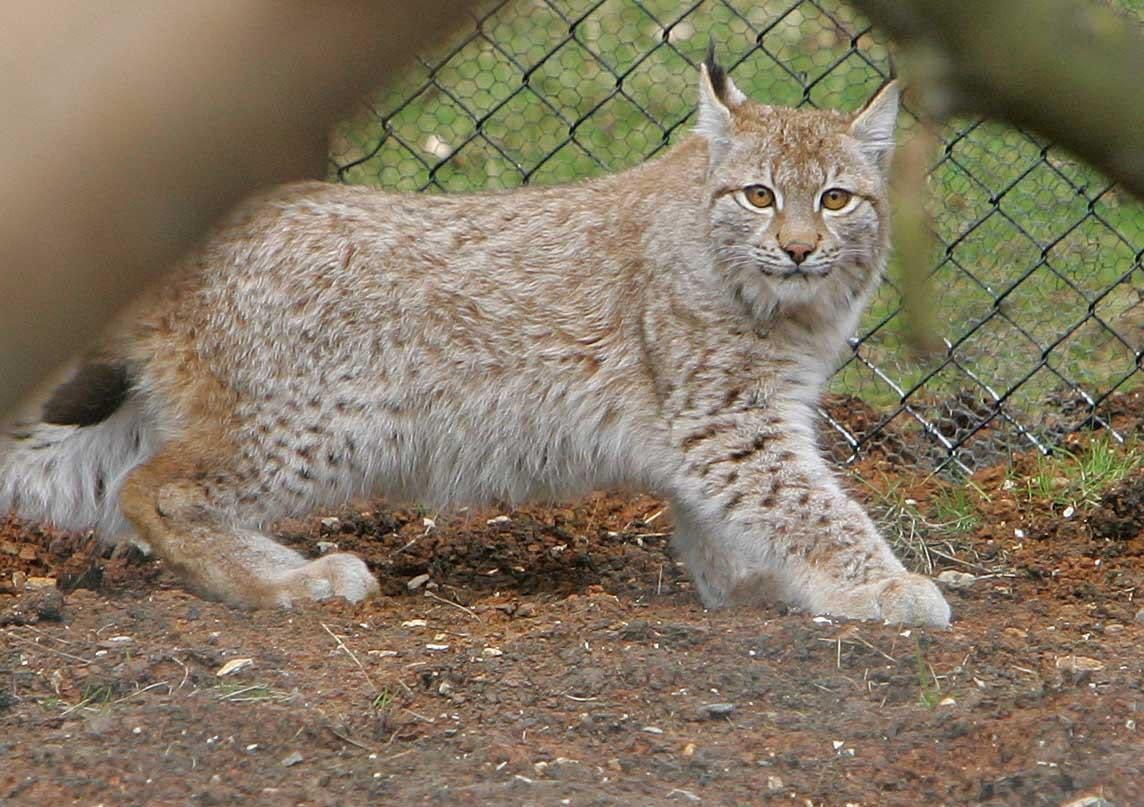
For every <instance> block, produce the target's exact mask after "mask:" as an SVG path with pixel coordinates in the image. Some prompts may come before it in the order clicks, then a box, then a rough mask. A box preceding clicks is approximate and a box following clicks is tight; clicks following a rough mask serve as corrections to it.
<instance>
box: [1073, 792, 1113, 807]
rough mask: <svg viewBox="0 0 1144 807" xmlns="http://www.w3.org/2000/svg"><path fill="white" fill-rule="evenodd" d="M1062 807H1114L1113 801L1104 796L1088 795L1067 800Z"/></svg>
mask: <svg viewBox="0 0 1144 807" xmlns="http://www.w3.org/2000/svg"><path fill="white" fill-rule="evenodd" d="M1061 807H1112V802H1111V801H1109V800H1108V799H1106V798H1104V796H1098V795H1087V796H1081V797H1080V798H1078V799H1072V800H1071V801H1067V802H1065V803H1064V804H1062V805H1061Z"/></svg>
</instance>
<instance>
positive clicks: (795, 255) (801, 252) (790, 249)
mask: <svg viewBox="0 0 1144 807" xmlns="http://www.w3.org/2000/svg"><path fill="white" fill-rule="evenodd" d="M783 252H785V253H786V254H787V255H790V259H791V260H792V261H794V262H795V263H796V264H800V263H802V262H803V261H805V260H806V256H807V255H809V254H810V253H812V252H814V244H807V243H806V242H804V241H791V242H790V243H789V244H784V245H783Z"/></svg>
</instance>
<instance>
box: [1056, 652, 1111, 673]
mask: <svg viewBox="0 0 1144 807" xmlns="http://www.w3.org/2000/svg"><path fill="white" fill-rule="evenodd" d="M1056 665H1057V669H1058V670H1069V671H1070V672H1099V671H1100V670H1103V669H1104V662H1103V661H1100V660H1099V659H1094V658H1089V657H1088V656H1058V657H1057V662H1056Z"/></svg>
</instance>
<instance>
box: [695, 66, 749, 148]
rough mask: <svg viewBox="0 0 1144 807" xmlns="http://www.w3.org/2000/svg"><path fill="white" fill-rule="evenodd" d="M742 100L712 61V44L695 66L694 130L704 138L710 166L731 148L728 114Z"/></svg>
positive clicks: (740, 94)
mask: <svg viewBox="0 0 1144 807" xmlns="http://www.w3.org/2000/svg"><path fill="white" fill-rule="evenodd" d="M746 100H747V96H745V95H743V93H742V92H740V91H739V88H738V87H736V86H735V84H734V82H732V81H731V77H730V76H728V75H727V71H726V70H724V69H723V68H722V67H721V66H720V65H719V64H717V63H716V62H715V46H714V45H712V46H711V48H710V49H708V51H707V59H706V60H705V61H704V62H703V64H701V65H700V66H699V123H698V125H697V126H696V127H695V131H696V132H698V133H699V134H701V135H703V136H704V137H705V138H707V144H708V150H709V153H710V155H711V157H710V161H711V162H712V163H716V162H718V161H719V160H721V159H722V158H723V155H724V154H725V153H726V151H727V148H728V147H729V146H730V145H731V112H732V111H733V110H734V109H735V107H737V106H739V105H740V104H742V103H743V102H744V101H746Z"/></svg>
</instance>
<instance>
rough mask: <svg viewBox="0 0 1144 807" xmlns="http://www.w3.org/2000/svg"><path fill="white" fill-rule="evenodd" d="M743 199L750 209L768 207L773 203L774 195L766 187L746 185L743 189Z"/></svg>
mask: <svg viewBox="0 0 1144 807" xmlns="http://www.w3.org/2000/svg"><path fill="white" fill-rule="evenodd" d="M743 198H744V199H746V200H747V203H748V204H750V205H751V206H752V207H770V206H771V205H773V204H774V203H775V193H774V191H772V190H771V189H770V188H768V187H767V186H766V185H748V186H747V187H745V188H743Z"/></svg>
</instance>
